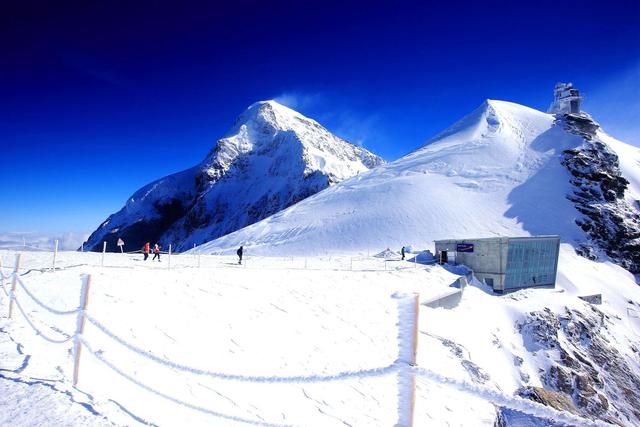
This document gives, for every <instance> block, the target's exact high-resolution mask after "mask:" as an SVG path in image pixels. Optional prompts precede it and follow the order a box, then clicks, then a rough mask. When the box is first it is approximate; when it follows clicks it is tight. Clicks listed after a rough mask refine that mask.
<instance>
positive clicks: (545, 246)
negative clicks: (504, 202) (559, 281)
mask: <svg viewBox="0 0 640 427" xmlns="http://www.w3.org/2000/svg"><path fill="white" fill-rule="evenodd" d="M435 244H436V257H437V259H438V260H439V261H440V262H441V263H449V264H464V265H466V266H467V267H469V268H470V269H471V270H473V274H474V276H475V277H476V278H477V279H479V280H482V281H483V282H484V283H485V284H486V285H488V286H491V287H492V288H493V291H494V292H498V293H503V292H509V291H514V290H517V289H522V288H530V287H539V286H543V287H555V284H556V273H557V271H558V254H559V249H560V236H536V237H489V238H484V239H464V240H453V239H452V240H436V242H435Z"/></svg>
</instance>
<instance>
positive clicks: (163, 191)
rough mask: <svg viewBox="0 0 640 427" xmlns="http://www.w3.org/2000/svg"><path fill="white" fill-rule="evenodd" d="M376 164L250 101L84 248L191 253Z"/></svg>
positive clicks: (299, 120)
mask: <svg viewBox="0 0 640 427" xmlns="http://www.w3.org/2000/svg"><path fill="white" fill-rule="evenodd" d="M382 162H383V161H382V159H380V158H379V157H377V156H375V155H374V154H372V153H370V152H369V151H367V150H365V149H364V148H362V147H358V146H356V145H353V144H351V143H349V142H347V141H345V140H343V139H340V138H338V137H336V136H335V135H333V134H331V133H330V132H329V131H327V130H326V129H325V128H323V127H322V126H321V125H320V124H319V123H317V122H316V121H314V120H312V119H309V118H307V117H304V116H303V115H301V114H299V113H297V112H295V111H293V110H291V109H289V108H287V107H284V106H282V105H280V104H278V103H277V102H275V101H264V102H257V103H255V104H253V105H251V106H250V107H249V108H248V109H247V110H246V111H245V112H244V113H243V114H241V115H240V116H239V117H238V119H237V120H236V123H235V125H234V126H233V127H232V128H231V130H230V131H229V132H228V134H227V135H226V136H225V137H224V138H222V139H220V140H219V141H218V142H217V143H216V145H215V147H214V148H213V149H212V150H211V151H210V152H209V153H208V154H207V156H206V157H205V159H204V160H203V161H202V162H201V163H200V164H199V165H197V166H194V167H193V168H190V169H188V170H185V171H182V172H179V173H176V174H173V175H170V176H167V177H164V178H161V179H159V180H157V181H154V182H152V183H151V184H149V185H147V186H145V187H143V188H141V189H140V190H138V191H137V192H136V193H135V194H133V196H131V198H130V199H129V200H128V201H127V203H126V205H125V206H124V207H123V208H122V209H121V210H120V211H119V212H117V213H115V214H113V215H111V216H110V217H109V218H108V219H107V220H106V221H105V222H104V223H103V224H101V225H100V227H99V228H98V229H97V230H96V231H95V232H94V233H93V234H92V235H91V236H90V237H89V239H88V241H87V243H86V244H85V248H89V249H90V250H102V242H103V241H107V243H108V248H107V249H108V250H110V251H117V247H116V245H115V243H116V241H117V239H118V238H122V239H123V240H124V242H125V250H137V249H139V248H140V247H141V246H142V245H143V244H144V242H152V243H153V242H156V241H159V242H160V243H161V244H162V245H163V246H164V247H165V248H166V247H167V246H168V245H169V244H172V245H173V249H174V250H181V249H184V248H191V247H193V244H199V243H203V242H206V241H209V240H212V239H214V238H217V237H219V236H222V235H224V234H227V233H229V232H232V231H235V230H237V229H239V228H242V227H244V226H246V225H249V224H252V223H254V222H256V221H258V220H260V219H263V218H265V217H267V216H269V215H271V214H274V213H276V212H278V211H280V210H282V209H283V208H285V207H287V206H290V205H291V204H293V203H296V202H298V201H300V200H302V199H304V198H306V197H308V196H310V195H312V194H315V193H317V192H318V191H320V190H322V189H324V188H326V187H328V186H330V185H333V184H335V183H337V182H340V181H342V180H344V179H346V178H349V177H352V176H354V175H357V174H359V173H362V172H365V171H367V170H368V169H369V168H372V167H375V166H377V165H379V164H381V163H382Z"/></svg>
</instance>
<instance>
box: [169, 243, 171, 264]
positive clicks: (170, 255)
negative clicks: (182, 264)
mask: <svg viewBox="0 0 640 427" xmlns="http://www.w3.org/2000/svg"><path fill="white" fill-rule="evenodd" d="M169 270H171V245H169Z"/></svg>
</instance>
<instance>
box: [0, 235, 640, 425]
mask: <svg viewBox="0 0 640 427" xmlns="http://www.w3.org/2000/svg"><path fill="white" fill-rule="evenodd" d="M0 255H1V256H2V261H3V265H4V266H7V265H10V264H11V263H12V260H13V257H14V252H10V251H0ZM51 261H52V259H51V254H47V253H24V254H23V259H22V271H23V272H25V273H26V274H24V275H23V276H21V280H22V281H23V282H24V285H25V286H26V287H27V288H28V289H29V291H30V292H31V293H32V294H33V295H34V296H36V297H37V298H38V299H39V300H40V301H41V302H42V303H45V304H47V305H49V306H52V307H55V308H56V309H57V310H59V311H69V310H73V309H74V308H75V307H77V304H78V299H79V291H80V276H81V274H83V273H90V274H91V275H92V285H91V289H90V297H89V307H88V312H89V314H90V315H91V317H92V318H94V319H96V320H97V321H99V322H100V323H101V324H103V325H105V326H106V327H107V328H108V329H109V331H111V332H113V333H114V334H116V335H117V336H118V337H120V338H121V339H123V340H124V341H126V342H128V343H132V344H134V345H135V346H137V347H138V348H140V349H141V350H143V351H144V352H148V353H150V354H152V355H153V356H154V357H156V358H159V359H165V360H170V361H173V362H175V363H177V364H181V365H187V366H191V367H194V368H197V369H201V370H207V371H213V372H221V373H226V374H236V375H239V376H244V377H249V376H253V377H272V376H277V377H282V376H303V377H312V376H318V375H332V374H336V373H340V372H358V371H363V370H371V369H375V368H382V367H386V366H389V365H390V364H392V363H393V362H394V361H395V360H396V359H397V358H398V351H399V349H398V333H399V327H398V324H397V323H398V321H399V320H400V330H402V327H406V323H407V320H406V319H404V318H401V319H399V318H398V316H399V313H398V300H397V299H395V298H393V297H392V295H394V294H397V293H403V294H412V293H419V294H420V296H421V299H427V298H428V297H429V296H432V295H434V294H438V293H440V292H442V290H444V289H448V288H449V287H450V285H451V284H452V283H454V282H455V280H456V279H457V277H458V276H456V275H454V274H452V273H450V272H448V271H447V270H445V269H443V268H442V267H439V266H422V265H417V264H415V263H409V262H402V261H387V260H384V259H379V258H374V257H354V258H352V257H335V256H322V257H307V258H303V257H257V256H253V255H252V254H251V252H248V253H247V258H246V259H245V264H244V265H242V266H241V265H238V264H237V260H236V257H232V256H200V257H198V256H197V255H187V254H183V255H179V256H173V257H172V259H171V265H172V269H171V270H169V269H168V261H169V260H168V258H167V257H166V256H165V257H163V260H162V262H161V263H157V262H156V263H152V262H151V261H147V262H143V261H142V260H141V257H140V256H139V255H137V256H136V255H119V254H106V257H105V262H104V263H105V267H100V266H99V265H100V263H101V254H95V253H70V252H63V253H60V254H59V256H58V262H57V270H56V271H55V272H51V271H47V267H50V266H51ZM198 265H199V267H198ZM9 271H10V269H9V268H4V269H3V273H4V274H5V275H6V274H7V273H8V272H9ZM27 272H28V273H27ZM5 285H9V284H7V283H5ZM585 292H601V293H603V300H604V302H603V305H602V306H601V307H600V308H601V309H602V310H603V311H604V312H605V313H607V314H609V315H611V325H612V326H611V327H610V330H612V331H613V335H611V336H610V337H609V338H610V339H614V340H615V341H616V342H617V343H618V345H617V347H616V348H618V349H619V350H620V352H621V354H622V355H623V356H624V357H626V358H629V360H633V358H634V355H633V354H632V352H631V351H630V350H629V348H630V345H631V344H632V343H633V342H637V340H638V335H637V334H638V333H640V323H639V319H637V318H632V317H628V316H627V312H626V309H627V308H628V302H627V301H628V300H635V301H640V288H639V287H638V286H636V285H635V283H634V282H633V277H632V276H631V275H630V274H629V273H627V272H626V271H624V270H623V269H621V268H619V267H617V266H615V265H612V264H609V263H594V262H591V261H588V260H586V259H584V258H581V257H578V256H577V255H575V253H574V252H573V249H572V248H571V247H570V246H568V245H563V247H562V251H561V260H560V265H559V276H558V288H557V289H536V290H524V291H520V292H517V293H515V294H511V295H508V296H504V297H499V296H495V295H492V294H490V292H489V291H488V290H487V289H486V288H483V287H481V286H480V287H479V285H476V286H470V287H468V288H467V290H466V292H465V294H464V296H463V299H462V302H461V304H460V306H458V307H456V308H455V309H453V310H444V309H429V308H426V307H421V310H420V315H419V316H420V317H419V319H420V323H419V332H420V333H419V346H418V366H420V367H421V368H426V369H429V370H431V371H435V372H437V373H438V374H441V375H443V376H445V377H447V378H452V379H454V380H458V381H464V382H468V383H472V384H476V385H477V386H481V387H488V388H489V389H491V390H494V391H495V392H498V393H500V394H501V395H507V396H509V395H512V394H513V392H514V391H515V390H516V389H517V388H518V387H519V386H521V385H523V384H527V382H526V381H524V380H523V375H522V374H523V373H524V374H528V375H529V376H530V378H531V380H530V382H529V383H528V384H530V385H539V380H538V379H537V378H538V377H537V373H538V370H539V369H541V368H545V366H546V364H547V363H548V362H547V359H546V357H545V356H544V355H543V353H540V354H538V355H536V354H535V353H531V352H530V351H529V350H528V349H527V348H528V347H527V346H528V345H529V344H528V343H527V342H526V340H524V339H523V335H521V334H520V333H518V332H517V330H516V328H515V327H514V322H515V321H517V320H521V319H522V318H523V316H525V315H526V313H528V312H530V311H534V310H542V309H543V308H544V307H551V308H552V309H553V310H560V309H561V308H562V307H564V306H568V307H571V308H576V309H578V310H585V309H587V307H588V305H587V303H585V302H584V301H582V300H580V299H578V298H577V295H582V294H584V293H585ZM16 294H17V298H18V301H19V302H20V303H21V304H22V306H23V307H24V309H25V312H26V313H27V314H28V315H29V316H30V318H31V321H32V322H33V323H34V325H35V326H36V327H38V328H39V329H41V330H42V331H43V332H44V333H46V334H47V335H48V336H52V337H57V338H62V339H64V338H65V337H66V336H68V335H69V334H72V333H73V330H74V328H75V321H76V317H75V316H73V315H69V316H56V315H53V314H52V313H49V312H48V311H46V310H45V309H43V308H42V307H41V306H39V305H38V304H36V303H34V302H33V301H32V300H31V299H30V298H29V297H28V295H27V294H26V293H25V291H24V289H22V287H21V286H19V287H18V290H17V293H16ZM0 296H1V297H2V298H1V303H0V312H1V313H2V319H1V320H0V328H1V331H0V332H1V333H0V336H1V337H2V343H0V345H1V348H2V355H3V356H2V362H1V363H2V365H1V366H0V368H1V369H2V370H1V371H0V373H1V374H2V377H0V384H2V385H1V387H3V388H4V389H7V392H9V393H12V394H15V396H19V397H17V398H16V399H11V398H10V399H5V400H4V401H3V402H4V403H3V405H4V406H6V409H7V410H8V411H9V412H11V413H18V412H20V413H22V412H21V411H22V409H21V405H23V406H24V405H26V403H23V399H24V396H25V391H24V390H19V389H18V390H17V389H16V387H22V385H18V386H17V385H15V384H17V383H14V382H13V381H12V382H11V383H8V382H7V381H9V380H6V379H5V378H13V379H18V380H20V381H22V382H23V383H21V384H24V383H25V382H27V383H28V382H33V381H40V380H41V379H46V381H47V382H48V383H50V384H53V389H55V390H58V391H57V392H54V391H53V389H51V388H50V389H49V390H50V391H51V392H50V393H48V394H46V398H42V399H40V398H39V397H38V395H39V394H38V393H40V391H39V389H37V388H36V389H31V390H30V391H29V392H28V396H29V399H28V400H29V405H30V408H31V409H30V410H31V412H29V413H31V414H32V415H31V416H32V417H38V416H40V417H42V413H43V412H45V411H48V410H47V408H50V407H53V408H57V409H56V410H55V413H56V414H58V415H55V416H54V415H52V418H51V423H50V424H49V425H65V424H66V425H104V423H105V422H106V421H105V418H104V417H106V419H108V421H109V422H112V423H114V424H116V425H138V424H144V423H151V424H155V425H163V426H164V425H168V426H174V425H175V426H181V425H224V426H227V425H229V426H233V425H246V423H247V422H249V423H251V424H254V425H305V426H307V425H318V426H333V425H336V426H338V425H358V426H360V425H372V426H392V425H394V424H395V423H396V422H397V420H398V410H397V409H398V405H399V404H400V403H399V401H398V377H397V375H396V374H390V375H384V376H380V377H369V376H366V377H363V378H360V379H357V378H346V377H345V378H344V379H343V380H340V381H335V382H326V383H311V382H305V381H304V380H302V381H297V382H295V383H275V384H274V383H270V382H269V381H262V382H254V381H248V382H245V381H225V380H220V379H216V378H212V377H207V376H202V375H194V374H191V373H189V372H183V371H180V370H177V369H174V368H168V367H165V366H163V365H161V364H158V363H156V362H154V361H151V360H149V359H147V358H144V357H141V356H140V355H138V354H136V353H134V352H132V351H131V350H129V349H127V348H125V347H124V346H123V345H121V344H119V343H117V342H115V341H114V340H112V339H111V338H109V337H108V336H107V335H105V334H104V333H103V332H102V331H101V330H100V329H98V328H96V327H95V326H94V325H93V324H92V323H91V322H87V325H86V329H85V334H84V338H85V339H86V340H87V342H88V343H89V344H90V345H91V347H92V349H93V350H94V351H97V352H98V356H99V357H102V358H104V359H106V360H108V361H109V362H110V363H112V364H113V365H114V366H116V367H117V368H118V369H119V370H121V371H122V372H123V373H125V374H127V375H129V376H130V377H131V378H132V379H133V380H135V381H137V382H139V383H141V384H143V385H145V386H146V387H148V388H149V390H146V389H144V388H140V387H139V386H137V385H135V384H133V383H132V382H131V381H129V380H127V379H124V378H123V377H121V376H120V375H118V374H117V373H114V372H113V371H111V370H109V368H107V367H106V366H105V365H104V364H103V363H102V362H100V361H99V360H98V359H97V358H96V357H94V356H93V355H92V354H90V353H89V352H88V351H87V350H86V348H85V350H84V351H83V353H82V358H81V366H80V382H79V384H78V390H73V389H71V387H70V385H69V380H70V378H71V374H72V369H73V368H72V367H73V357H72V354H71V352H70V349H71V347H72V342H69V343H66V344H62V345H58V346H56V345H53V344H50V343H48V342H46V341H44V340H42V338H41V337H38V336H36V335H35V334H34V332H33V330H32V329H31V328H30V326H29V325H28V324H27V323H26V322H25V320H24V319H23V318H22V317H21V315H20V314H19V313H17V314H16V317H15V318H14V320H11V321H10V320H8V319H7V318H6V312H7V306H8V299H7V298H6V297H5V294H4V293H2V291H1V290H0ZM458 353H459V354H458ZM516 357H519V358H521V359H522V363H521V364H520V365H517V364H515V363H514V360H515V358H516ZM634 366H635V368H636V369H637V368H638V366H637V363H636V364H635V365H634ZM7 384H9V385H7ZM150 390H153V391H155V392H157V393H161V394H164V395H167V396H170V397H172V398H173V399H174V401H168V400H166V399H164V398H162V397H160V396H158V394H154V392H152V391H150ZM66 392H69V393H70V395H68V394H65V393H66ZM20 396H22V397H20ZM74 401H75V402H81V403H83V404H84V405H85V406H84V407H80V406H79V404H78V403H73V402H74ZM178 401H179V402H183V404H180V403H177V402H178ZM184 403H187V404H188V405H190V406H191V409H190V408H188V407H185V405H184ZM193 407H196V408H200V409H201V410H194V409H193ZM64 408H70V409H69V410H66V409H64ZM86 408H90V410H89V409H86ZM202 409H205V410H206V411H202ZM2 413H3V414H5V413H6V412H5V410H4V409H3V412H2ZM65 413H66V417H67V418H66V419H65V418H64V417H65V415H64V414H65ZM52 414H53V412H52ZM92 414H95V415H92ZM400 415H401V416H404V415H403V414H400ZM31 416H25V415H24V414H23V415H21V417H22V418H16V419H17V420H20V423H17V424H14V425H34V419H35V420H37V419H38V418H30V417H31ZM495 416H496V409H495V407H494V406H493V404H491V403H490V402H489V401H487V400H485V398H484V396H483V395H478V396H474V395H468V394H466V393H460V392H459V391H458V390H457V389H456V388H455V387H451V386H449V385H446V384H441V383H438V382H434V381H431V380H430V379H429V378H421V377H418V380H417V401H416V415H415V417H416V420H415V422H416V425H442V424H443V423H445V422H446V423H448V425H487V426H489V425H493V422H494V420H495ZM56 417H62V418H56ZM40 419H42V418H40ZM47 423H48V420H43V421H42V422H41V423H36V424H39V425H47Z"/></svg>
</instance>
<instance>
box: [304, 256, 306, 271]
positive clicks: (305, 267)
mask: <svg viewBox="0 0 640 427" xmlns="http://www.w3.org/2000/svg"><path fill="white" fill-rule="evenodd" d="M304 269H305V270H306V269H307V257H305V258H304Z"/></svg>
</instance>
